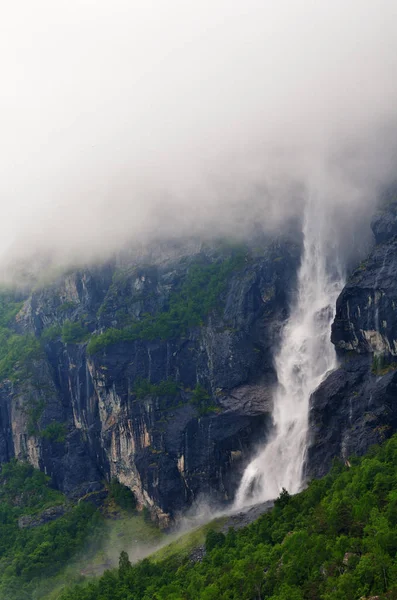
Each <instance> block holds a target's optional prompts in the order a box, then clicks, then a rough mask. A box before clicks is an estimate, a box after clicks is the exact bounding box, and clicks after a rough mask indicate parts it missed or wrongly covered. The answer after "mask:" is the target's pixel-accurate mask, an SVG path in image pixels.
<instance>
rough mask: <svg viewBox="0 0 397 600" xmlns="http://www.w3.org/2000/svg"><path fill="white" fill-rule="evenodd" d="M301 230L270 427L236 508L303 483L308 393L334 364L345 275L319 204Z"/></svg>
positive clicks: (310, 210) (310, 208)
mask: <svg viewBox="0 0 397 600" xmlns="http://www.w3.org/2000/svg"><path fill="white" fill-rule="evenodd" d="M303 234H304V247H303V255H302V261H301V266H300V269H299V273H298V289H297V297H296V302H295V305H294V306H293V307H292V311H291V315H290V318H289V320H288V322H287V324H286V326H285V328H284V331H283V334H282V340H281V346H280V351H279V353H278V355H277V357H276V359H275V367H276V371H277V377H278V385H277V388H276V390H275V394H274V398H273V400H274V404H273V423H274V429H273V433H272V435H271V437H270V440H269V441H268V442H267V444H266V446H265V447H264V448H263V449H262V450H261V451H260V453H259V454H258V455H257V456H256V458H255V459H254V460H252V462H251V463H250V464H249V465H248V467H247V468H246V470H245V472H244V475H243V478H242V480H241V483H240V487H239V489H238V492H237V495H236V500H235V503H234V508H235V509H241V508H244V507H247V506H251V505H253V504H257V503H259V502H264V501H266V500H272V499H275V498H277V497H278V495H279V494H280V491H281V490H282V488H285V489H286V490H288V492H289V493H291V494H294V493H297V492H298V491H299V490H300V489H301V488H302V484H303V481H302V478H303V467H304V462H305V456H306V450H307V441H308V425H309V400H310V396H311V394H312V392H313V391H314V390H315V389H316V388H317V387H318V385H319V384H320V383H321V381H322V380H323V378H324V377H325V376H326V374H327V373H328V372H329V371H330V370H332V369H334V368H335V367H336V354H335V350H334V347H333V345H332V344H331V340H330V332H331V323H332V320H333V318H334V307H335V303H336V299H337V297H338V295H339V293H340V291H341V289H342V284H343V276H342V274H341V270H340V268H339V261H338V257H337V252H336V251H335V248H332V244H330V243H329V240H330V237H331V236H330V235H329V234H330V218H329V215H327V214H326V213H325V212H324V210H323V209H322V203H320V202H316V201H311V202H309V203H308V205H307V207H306V214H305V219H304V225H303Z"/></svg>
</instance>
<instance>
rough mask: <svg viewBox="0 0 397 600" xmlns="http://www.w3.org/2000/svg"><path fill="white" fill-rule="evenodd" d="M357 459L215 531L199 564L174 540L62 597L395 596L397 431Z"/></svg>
mask: <svg viewBox="0 0 397 600" xmlns="http://www.w3.org/2000/svg"><path fill="white" fill-rule="evenodd" d="M350 464H351V466H350V467H348V466H344V465H343V464H341V463H337V464H335V465H334V468H333V470H332V472H331V473H330V474H329V475H327V476H326V477H324V478H323V479H321V480H316V481H313V482H312V483H311V484H310V485H309V487H308V489H307V490H305V491H304V492H302V493H300V494H298V495H296V496H293V497H291V496H289V494H288V493H287V492H285V491H284V492H283V493H282V494H281V495H280V497H279V499H278V500H277V501H276V504H275V507H274V508H273V510H271V511H270V512H269V513H267V514H265V515H263V516H262V517H260V518H259V519H258V520H257V521H256V522H255V523H252V524H251V525H249V526H248V527H245V528H243V529H241V530H239V531H234V530H233V529H229V531H228V532H227V533H226V534H223V533H222V532H220V531H208V532H207V537H206V543H205V546H206V550H207V552H206V556H205V557H204V559H203V560H202V561H201V562H197V563H193V562H192V561H191V560H190V558H189V554H188V553H187V554H186V553H185V552H180V547H179V548H175V543H174V550H175V551H172V550H171V551H168V552H167V550H166V548H164V549H163V550H161V551H159V552H158V553H156V555H154V556H153V557H152V559H145V560H143V561H141V562H140V563H138V564H136V565H132V566H131V565H130V564H129V561H128V557H127V556H125V555H123V557H122V559H123V560H121V561H120V566H121V567H122V568H119V569H118V570H114V571H107V572H106V573H105V574H104V575H103V577H101V578H100V579H99V580H98V581H91V582H89V583H86V584H85V585H81V586H77V587H74V588H71V589H69V590H65V591H64V592H63V593H62V594H61V596H60V598H61V599H62V600H116V599H117V600H196V599H197V600H199V599H200V600H257V599H259V598H261V599H262V600H265V599H266V600H359V599H360V598H368V597H370V596H374V595H376V596H377V597H379V599H380V600H392V599H395V598H396V597H397V559H396V553H397V491H396V490H397V467H396V465H397V435H395V436H394V437H392V438H391V439H390V440H389V441H388V442H386V443H385V444H384V445H383V446H382V447H381V448H374V449H373V450H372V451H371V452H370V453H369V454H368V455H367V456H366V457H364V458H363V459H361V460H358V459H351V461H350ZM180 543H181V542H180ZM186 543H187V542H186V540H184V541H183V544H186ZM199 543H201V542H199ZM169 548H171V547H169Z"/></svg>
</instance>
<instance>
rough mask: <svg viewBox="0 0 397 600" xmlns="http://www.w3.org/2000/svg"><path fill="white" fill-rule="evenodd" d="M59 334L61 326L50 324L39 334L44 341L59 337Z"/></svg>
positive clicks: (51, 340)
mask: <svg viewBox="0 0 397 600" xmlns="http://www.w3.org/2000/svg"><path fill="white" fill-rule="evenodd" d="M61 335H62V327H61V326H60V325H50V327H47V328H46V329H44V331H43V333H42V334H41V339H42V340H43V341H44V342H53V341H55V340H56V339H58V338H60V337H61Z"/></svg>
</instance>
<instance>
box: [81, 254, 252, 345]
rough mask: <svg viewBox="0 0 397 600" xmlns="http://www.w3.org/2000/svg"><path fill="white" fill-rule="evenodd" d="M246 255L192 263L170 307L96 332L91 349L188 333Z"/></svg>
mask: <svg viewBox="0 0 397 600" xmlns="http://www.w3.org/2000/svg"><path fill="white" fill-rule="evenodd" d="M245 257H246V252H244V251H243V250H238V251H235V252H234V254H233V255H232V256H231V257H230V258H228V259H226V260H223V261H217V262H214V263H211V264H205V265H199V264H195V265H192V266H191V267H190V269H189V271H188V273H187V275H186V278H185V280H184V281H183V283H182V285H181V286H180V288H179V289H178V290H175V291H173V292H172V293H171V295H170V299H169V304H168V308H167V309H166V310H164V311H163V312H160V313H158V314H156V315H149V314H146V315H144V317H143V318H142V319H141V320H140V321H135V322H133V323H131V324H130V325H128V326H126V327H123V328H122V329H116V328H109V329H107V330H106V331H104V332H103V333H100V334H97V335H93V336H92V337H91V339H90V341H89V344H88V346H87V352H88V353H89V354H95V353H96V352H99V351H100V350H103V349H104V348H106V347H107V346H110V345H111V344H115V343H118V342H131V341H134V340H137V339H144V340H156V339H161V340H167V339H172V338H176V337H182V336H184V335H186V332H187V331H188V329H189V328H190V327H195V326H198V325H202V324H203V322H204V320H205V317H206V316H207V315H208V313H209V312H210V311H211V310H213V309H214V308H215V307H216V306H217V305H218V304H219V298H220V296H221V295H222V293H223V292H224V290H225V288H226V284H227V280H228V277H229V276H230V275H231V273H232V272H233V271H235V270H236V269H239V268H241V267H242V265H243V264H244V261H245Z"/></svg>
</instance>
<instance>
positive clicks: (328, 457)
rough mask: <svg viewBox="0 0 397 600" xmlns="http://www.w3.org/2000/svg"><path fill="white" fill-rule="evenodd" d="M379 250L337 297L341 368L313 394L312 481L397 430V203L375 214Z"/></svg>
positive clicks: (391, 201) (336, 335) (390, 200)
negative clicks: (337, 461) (336, 460)
mask: <svg viewBox="0 0 397 600" xmlns="http://www.w3.org/2000/svg"><path fill="white" fill-rule="evenodd" d="M372 230H373V233H374V238H375V246H374V248H373V250H372V251H371V253H370V254H369V256H368V258H367V260H365V261H363V262H362V263H361V264H360V265H359V266H358V267H357V268H356V270H355V271H354V272H353V273H352V275H351V277H350V278H349V280H348V281H347V284H346V285H345V287H344V289H343V291H342V293H341V294H340V296H339V298H338V301H337V306H336V316H335V321H334V323H333V327H332V341H333V343H334V344H335V347H336V349H337V352H338V357H339V362H340V367H339V368H338V369H337V370H336V371H334V372H333V373H331V374H330V375H329V376H328V377H327V378H326V380H325V381H324V382H323V383H322V384H321V385H320V387H319V388H318V389H317V390H316V392H315V393H314V394H313V396H312V401H311V412H310V425H311V426H310V431H311V441H310V448H309V454H308V463H307V473H308V476H322V475H323V474H325V473H326V472H327V471H328V470H329V468H330V466H331V463H332V459H333V457H335V456H337V457H341V458H342V459H344V460H347V459H348V457H349V456H351V455H353V454H358V455H360V454H363V453H365V452H366V451H367V450H368V448H369V447H370V446H371V445H372V444H375V443H380V442H382V441H383V440H384V439H386V438H387V437H388V436H389V435H391V434H392V433H394V432H395V431H396V430H397V201H396V197H395V195H394V196H393V194H391V195H389V197H388V198H387V202H385V204H384V206H383V207H382V208H381V209H380V210H379V211H378V213H377V214H376V215H375V216H374V218H373V221H372Z"/></svg>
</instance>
